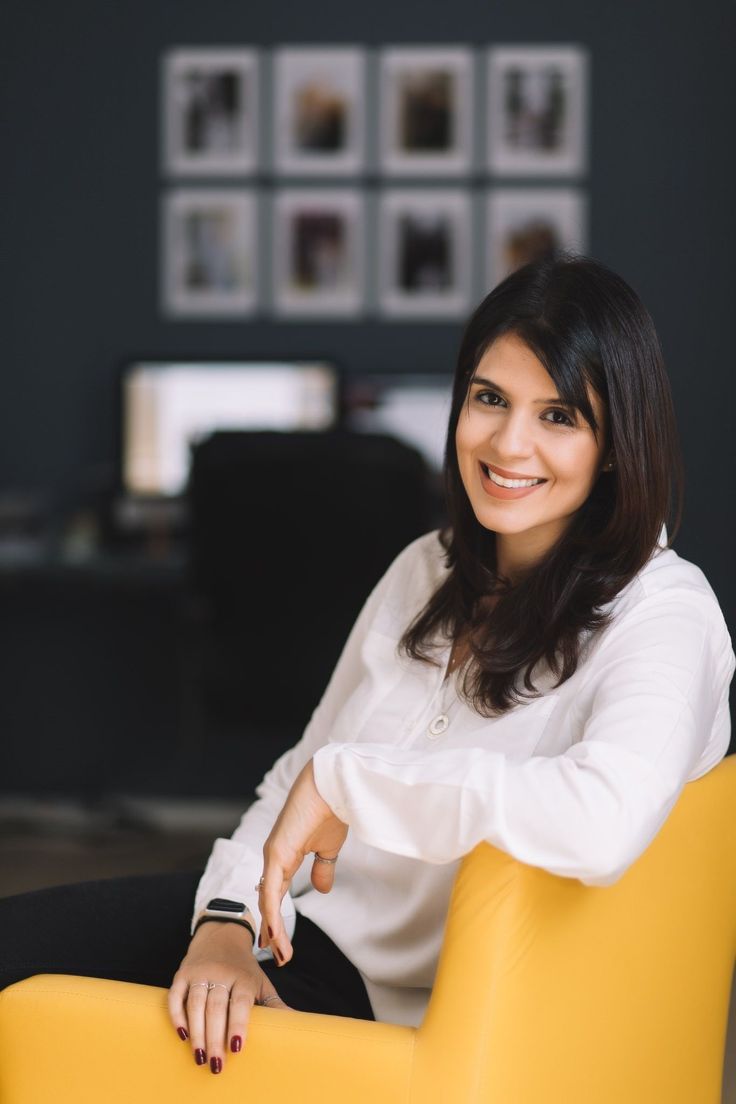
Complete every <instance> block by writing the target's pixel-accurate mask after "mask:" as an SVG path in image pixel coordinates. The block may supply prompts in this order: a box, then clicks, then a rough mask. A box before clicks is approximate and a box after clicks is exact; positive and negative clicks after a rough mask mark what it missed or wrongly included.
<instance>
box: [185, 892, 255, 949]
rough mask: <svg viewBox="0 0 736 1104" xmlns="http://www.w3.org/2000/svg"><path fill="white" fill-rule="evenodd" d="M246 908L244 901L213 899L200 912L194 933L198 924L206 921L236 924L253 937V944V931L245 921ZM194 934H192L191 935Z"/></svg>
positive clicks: (250, 925) (225, 898)
mask: <svg viewBox="0 0 736 1104" xmlns="http://www.w3.org/2000/svg"><path fill="white" fill-rule="evenodd" d="M245 913H246V907H245V902H244V901H231V900H230V898H229V897H213V898H212V900H211V901H208V902H207V905H206V906H205V908H204V909H203V910H202V914H201V915H200V917H199V919H198V920H197V923H196V925H195V928H194V931H195V932H196V931H197V928H198V927H199V926H200V924H204V923H206V922H207V921H208V920H219V921H221V922H225V921H228V920H230V921H232V922H233V923H236V924H242V926H243V927H244V928H247V929H248V931H249V932H250V934H251V935H252V937H253V944H254V945H255V942H256V933H255V931H254V930H253V925H252V924H250V923H249V922H248V921H247V920H246V919H245ZM192 934H194V933H192Z"/></svg>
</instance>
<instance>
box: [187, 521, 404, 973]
mask: <svg viewBox="0 0 736 1104" xmlns="http://www.w3.org/2000/svg"><path fill="white" fill-rule="evenodd" d="M418 539H420V540H421V538H418ZM416 543H417V542H416V541H413V542H412V543H411V544H410V545H407V547H406V548H405V549H403V551H402V552H400V553H399V555H398V556H397V557H396V558H395V559H394V561H393V562H392V564H391V565H390V566H389V568H388V569H387V570H386V572H385V573H384V575H383V576H382V577H381V579H379V581H378V583H376V585H375V587H374V588H373V590H372V591H371V593H370V594H369V596H368V598H367V599H366V601H365V603H364V605H363V607H362V609H361V611H360V613H359V614H358V617H357V620H356V621H355V623H354V624H353V627H352V629H351V631H350V634H349V636H348V638H347V640H346V642H345V645H344V647H343V650H342V652H341V654H340V657H339V659H338V661H337V664H336V666H335V668H334V670H333V672H332V676H331V677H330V681H329V682H328V684H327V688H326V690H325V692H324V694H323V695H322V698H321V700H320V702H319V704H318V705H317V707H316V709H315V710H314V712H313V713H312V716H311V719H310V721H309V723H308V724H307V727H306V728H305V730H304V733H303V735H302V737H301V739H300V740H299V741H298V743H296V744H295V745H294V747H292V748H290V749H289V750H288V751H285V752H284V754H283V755H281V756H280V757H279V758H278V759H277V760H276V762H275V763H274V765H273V766H272V767H271V769H270V770H269V771H268V772H267V773H266V774H265V775H264V777H263V779H262V781H261V782H260V783H259V784H258V786H257V787H256V791H255V792H256V800H255V801H254V802H253V804H252V805H250V807H249V808H248V809H247V810H246V811H245V813H244V814H243V816H242V817H241V818H240V822H239V824H238V826H237V828H236V829H235V830H234V832H233V833H232V835H231V836H230V838H229V839H224V838H220V839H216V840H215V843H214V846H213V849H212V852H211V854H210V857H209V859H208V861H207V865H206V867H205V870H204V873H203V875H202V878H201V879H200V882H199V885H198V887H197V891H196V894H195V900H194V911H193V913H192V920H191V925H190V932H193V931H194V925H195V921H196V917H197V915H198V913H199V912H200V911H201V909H202V908H204V907H205V905H206V903H207V902H208V901H209V900H211V898H213V897H229V898H234V899H236V900H238V901H244V902H245V904H246V905H247V907H248V908H249V909H250V911H251V912H252V913H253V915H254V917H255V918H256V921H257V928H256V932H258V931H259V930H260V924H261V914H260V910H259V908H258V894H257V893H256V890H255V884H256V882H257V881H258V879H259V877H260V876H261V874H262V872H263V844H264V843H265V841H266V838H267V837H268V835H269V834H270V832H271V829H272V827H273V825H274V822H275V820H276V818H277V817H278V815H279V813H280V812H281V809H282V808H283V805H284V802H285V801H286V798H287V796H288V793H289V790H290V789H291V786H292V785H293V783H294V781H295V780H296V777H297V775H298V774H299V772H300V771H301V769H302V768H303V767H304V765H305V764H306V763H307V762H308V761H309V760H310V758H311V757H312V756H313V755H314V753H315V752H316V751H317V749H318V748H320V747H322V746H323V745H324V744H325V743H326V742H327V740H328V738H329V733H330V729H331V727H332V724H333V722H334V719H335V717H336V716H337V713H338V712H339V710H340V709H341V708H342V706H343V705H344V703H345V702H346V701H347V699H348V698H349V697H350V695H351V694H352V693H353V691H354V690H355V689H356V687H357V686H358V684H359V683H360V681H361V679H362V677H363V674H364V667H363V660H362V658H361V651H362V645H363V641H364V639H365V637H366V635H367V632H368V629H369V628H370V625H371V623H372V621H373V619H374V617H375V616H376V613H377V612H378V609H379V607H380V605H381V603H382V601H383V599H384V597H385V595H386V593H387V591H388V589H389V587H390V585H391V583H392V581H393V580H394V579H395V577H396V575H397V573H398V572H400V571H401V569H402V566H403V564H404V563H405V562H406V560H407V559H408V557H409V556H410V555H411V552H412V550H413V549H414V547H415V545H416ZM310 875H311V861H307V860H305V862H303V863H302V865H301V867H300V868H299V870H297V872H296V874H295V875H294V877H293V878H292V882H291V891H292V892H293V894H294V895H298V894H299V893H300V892H301V891H302V890H303V889H305V888H306V887H307V886H308V885H309V884H310ZM292 892H288V893H287V894H286V895H285V896H284V898H283V901H282V905H281V915H282V918H283V921H284V925H285V927H286V931H287V935H288V936H289V938H291V936H292V935H293V933H294V926H295V923H296V914H295V910H294V903H293V899H292ZM254 950H255V954H256V957H257V958H259V959H266V958H271V957H272V952H271V950H270V948H268V947H265V948H261V949H260V950H259V948H258V947H257V946H256V947H255V948H254Z"/></svg>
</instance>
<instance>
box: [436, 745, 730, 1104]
mask: <svg viewBox="0 0 736 1104" xmlns="http://www.w3.org/2000/svg"><path fill="white" fill-rule="evenodd" d="M734 810H736V756H729V757H727V758H726V759H724V760H722V761H721V762H720V763H719V764H718V765H717V766H716V767H715V768H713V769H712V770H711V771H709V772H708V773H707V774H706V775H704V776H702V777H701V778H699V779H696V780H694V781H693V782H690V783H688V784H686V786H685V787H684V789H683V791H682V793H681V794H680V797H679V798H678V800H677V803H676V804H675V806H674V807H673V809H672V811H671V813H670V815H669V816H668V818H667V820H666V821H665V823H664V825H663V826H662V828H661V829H660V831H659V832H658V834H657V835H656V837H655V838H654V840H653V841H652V842H651V844H650V845H649V847H648V848H647V849H646V851H645V852H644V853H643V854H642V855H641V856H640V857H639V858H638V859H637V860H636V861H635V862H634V863H633V864H632V865H631V866H630V867H629V868H628V870H627V871H626V872H625V873H624V875H623V876H622V877H621V878H620V879H619V880H618V881H617V882H615V883H613V884H611V885H608V886H586V885H583V883H582V882H579V881H578V880H577V879H571V878H562V877H558V876H555V875H551V874H549V873H548V872H546V871H544V870H541V869H539V868H535V867H531V866H527V865H525V864H522V863H520V862H517V861H516V860H514V859H512V858H511V857H510V856H509V855H507V854H505V853H503V852H501V851H499V850H498V849H496V848H495V847H492V846H490V845H489V844H486V843H482V844H479V845H478V847H476V848H475V850H474V851H473V852H471V854H469V855H467V856H466V857H465V859H464V860H463V862H462V863H461V866H460V869H459V871H458V876H457V878H456V882H455V884H454V887H453V893H452V897H451V902H450V908H449V913H448V923H447V929H446V932H445V939H444V942H443V947H442V952H441V955H440V960H439V963H438V971H437V976H436V981H435V985H434V988H433V992H432V997H431V1000H430V1004H429V1007H428V1009H427V1013H426V1016H425V1019H424V1022H423V1024H422V1025H421V1027H420V1029H419V1032H418V1039H417V1046H418V1053H417V1062H416V1069H417V1072H418V1075H419V1076H418V1081H417V1085H416V1100H417V1101H420V1100H422V1099H437V1100H442V1099H447V1100H462V1101H463V1102H464V1104H473V1102H476V1101H477V1102H480V1101H483V1104H492V1102H498V1104H532V1102H535V1104H536V1102H538V1101H541V1100H544V1101H545V1104H563V1102H564V1104H590V1101H595V1102H596V1104H621V1101H624V1100H625V1101H626V1102H627V1104H653V1102H654V1101H657V1102H662V1104H664V1102H665V1101H666V1104H695V1102H696V1101H697V1104H720V1101H721V1086H722V1077H723V1061H724V1050H725V1039H726V1031H727V1024H728V1009H729V995H730V989H731V980H732V976H733V970H734V962H735V961H736V831H734ZM443 1093H445V1094H446V1095H443ZM423 1094H424V1095H423Z"/></svg>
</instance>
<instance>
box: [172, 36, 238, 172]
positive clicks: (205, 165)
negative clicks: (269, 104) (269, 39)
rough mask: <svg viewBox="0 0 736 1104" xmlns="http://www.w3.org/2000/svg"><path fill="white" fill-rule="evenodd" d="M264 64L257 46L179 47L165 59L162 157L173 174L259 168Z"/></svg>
mask: <svg viewBox="0 0 736 1104" xmlns="http://www.w3.org/2000/svg"><path fill="white" fill-rule="evenodd" d="M258 80H259V64H258V52H257V51H256V50H253V49H241V50H232V49H224V48H223V49H215V48H209V49H174V50H170V51H168V52H167V53H166V54H165V55H164V57H163V64H162V138H163V141H162V162H163V169H164V172H166V173H168V174H169V175H172V176H229V175H230V176H232V175H248V174H251V173H253V172H255V171H256V170H257V169H258V167H259V166H258V142H259V134H258V132H259V125H258V112H259V91H258Z"/></svg>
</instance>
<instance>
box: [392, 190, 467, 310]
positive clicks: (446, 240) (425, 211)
mask: <svg viewBox="0 0 736 1104" xmlns="http://www.w3.org/2000/svg"><path fill="white" fill-rule="evenodd" d="M471 203H472V200H471V196H470V193H469V191H468V190H467V189H463V188H445V189H439V188H437V189H435V188H391V189H386V191H384V192H383V193H382V194H381V195H380V197H379V204H378V219H379V230H378V247H379V249H378V287H377V289H376V296H377V302H378V310H379V313H380V314H381V315H383V316H384V317H389V318H424V319H427V320H432V319H437V320H440V319H442V320H444V319H447V318H458V317H462V316H464V315H465V314H466V312H467V310H468V308H469V306H470V300H471V293H472V279H473V235H472V208H471Z"/></svg>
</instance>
